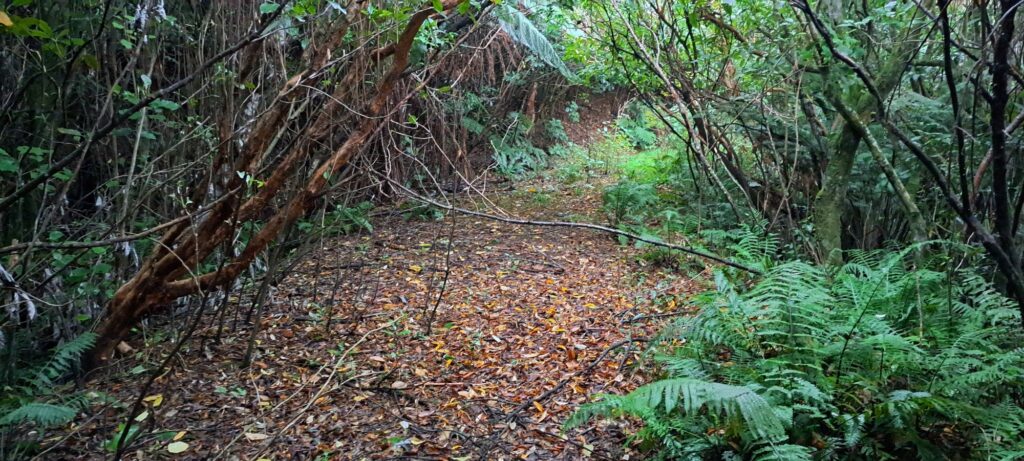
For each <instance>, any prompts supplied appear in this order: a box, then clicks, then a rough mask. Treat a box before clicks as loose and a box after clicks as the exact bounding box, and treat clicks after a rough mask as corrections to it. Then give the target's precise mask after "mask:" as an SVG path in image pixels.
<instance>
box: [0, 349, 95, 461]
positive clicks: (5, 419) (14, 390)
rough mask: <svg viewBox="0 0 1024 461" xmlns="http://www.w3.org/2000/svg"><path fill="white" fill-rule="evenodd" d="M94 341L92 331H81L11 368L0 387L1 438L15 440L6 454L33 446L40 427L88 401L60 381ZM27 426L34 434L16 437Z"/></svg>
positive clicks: (70, 415)
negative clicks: (39, 358) (41, 356)
mask: <svg viewBox="0 0 1024 461" xmlns="http://www.w3.org/2000/svg"><path fill="white" fill-rule="evenodd" d="M95 341H96V335H95V334H94V333H83V334H82V335H79V336H78V337H77V338H75V339H74V340H72V341H68V342H66V343H64V344H61V345H60V346H58V347H57V348H56V349H54V350H53V352H52V353H51V354H50V356H49V359H47V360H46V361H45V362H43V363H40V364H38V365H35V366H31V365H29V366H27V367H25V368H17V367H16V368H14V369H13V373H14V376H13V379H12V380H11V381H10V384H9V385H4V386H3V387H2V389H3V396H2V397H0V440H15V441H18V442H17V443H16V445H15V446H14V447H8V448H7V450H9V453H7V454H11V452H14V453H17V452H18V451H24V452H31V451H34V450H36V449H37V448H38V446H37V443H38V440H41V439H38V437H40V436H42V435H43V433H42V432H41V431H40V430H44V429H50V428H54V427H58V426H62V425H65V424H67V423H69V422H70V421H71V420H72V419H74V417H75V415H76V414H77V413H78V411H79V410H81V409H83V408H84V407H85V406H86V405H87V403H88V402H89V400H90V398H91V397H90V396H89V395H86V394H82V393H79V392H70V391H69V390H68V389H67V386H65V385H64V384H62V383H63V382H64V381H65V380H67V379H68V378H69V377H70V374H71V373H72V372H73V371H74V370H75V369H76V368H77V366H78V361H79V359H80V358H81V356H82V354H84V353H85V351H87V350H88V349H89V348H90V347H92V345H93V343H95ZM29 430H32V431H33V432H34V435H35V437H36V438H33V440H19V439H21V438H22V437H23V436H24V435H25V433H27V432H28V431H29ZM14 458H16V456H15V457H14Z"/></svg>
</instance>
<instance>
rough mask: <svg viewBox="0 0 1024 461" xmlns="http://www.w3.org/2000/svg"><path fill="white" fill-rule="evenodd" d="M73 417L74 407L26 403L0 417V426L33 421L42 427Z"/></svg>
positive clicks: (55, 424)
mask: <svg viewBox="0 0 1024 461" xmlns="http://www.w3.org/2000/svg"><path fill="white" fill-rule="evenodd" d="M74 417H75V409H74V408H71V407H67V406H64V405H51V404H48V403H28V404H25V405H22V406H20V407H18V408H16V409H14V410H13V411H11V412H10V413H7V414H6V415H3V416H2V417H0V426H14V425H18V424H22V423H33V424H36V425H39V426H42V427H54V426H60V425H63V424H67V423H68V422H70V421H71V420H72V419H74Z"/></svg>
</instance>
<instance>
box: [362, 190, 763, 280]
mask: <svg viewBox="0 0 1024 461" xmlns="http://www.w3.org/2000/svg"><path fill="white" fill-rule="evenodd" d="M380 177H381V179H382V180H384V181H387V182H388V183H390V184H391V185H392V186H393V187H395V188H396V189H398V190H401V191H402V192H403V193H405V194H406V195H407V196H408V197H409V198H411V199H413V200H416V201H420V202H423V203H427V204H430V205H433V206H436V207H438V208H441V209H444V210H449V211H454V212H456V213H462V214H465V215H470V216H477V217H480V218H485V219H490V220H493V221H499V222H503V223H508V224H517V225H524V226H540V227H568V228H575V229H590V230H596V231H601V232H605V233H608V234H613V235H620V236H623V237H627V238H631V239H633V240H636V241H639V242H644V243H646V244H649V245H654V246H658V247H663V248H668V249H672V250H677V251H682V252H683V253H688V254H691V255H694V256H698V257H701V258H704V259H709V260H711V261H715V262H717V263H721V264H725V265H726V266H729V267H733V268H736V269H739V270H742V271H744V272H749V273H751V274H755V275H761V273H762V272H761V271H760V270H757V269H754V268H753V267H750V266H747V265H745V264H741V263H738V262H736V261H733V260H730V259H726V258H723V257H721V256H716V255H713V254H711V253H708V252H705V251H701V250H698V249H696V248H691V247H686V246H682V245H676V244H674V243H667V242H662V241H658V240H654V239H652V238H649V237H644V236H642V235H638V234H634V233H632V232H626V231H624V230H619V229H615V228H612V227H607V226H602V225H599V224H591V223H577V222H566V221H533V220H528V219H518V218H510V217H504V216H498V215H493V214H489V213H484V212H480V211H473V210H468V209H465V208H460V207H457V206H455V205H449V204H445V203H441V202H438V201H436V200H433V199H430V198H428V197H424V196H422V195H420V194H417V193H416V192H413V191H412V190H411V189H409V188H407V187H405V186H404V185H402V184H400V183H398V182H396V181H394V180H392V179H390V178H386V177H383V176H380Z"/></svg>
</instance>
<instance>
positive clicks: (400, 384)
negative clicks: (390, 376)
mask: <svg viewBox="0 0 1024 461" xmlns="http://www.w3.org/2000/svg"><path fill="white" fill-rule="evenodd" d="M408 387H409V384H407V383H406V382H405V381H395V382H393V383H391V388H392V389H406V388H408Z"/></svg>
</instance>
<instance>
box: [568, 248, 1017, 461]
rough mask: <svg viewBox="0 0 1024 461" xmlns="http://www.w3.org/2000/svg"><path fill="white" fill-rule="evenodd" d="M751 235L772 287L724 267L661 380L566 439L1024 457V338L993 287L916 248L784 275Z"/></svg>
mask: <svg viewBox="0 0 1024 461" xmlns="http://www.w3.org/2000/svg"><path fill="white" fill-rule="evenodd" d="M741 233H744V234H745V235H747V236H748V237H746V238H737V239H734V240H738V241H740V242H741V243H740V244H738V245H736V247H737V248H746V252H747V254H746V255H736V256H737V257H743V259H746V260H747V261H748V262H749V263H751V264H755V265H758V266H759V267H762V268H763V269H764V271H765V272H764V275H763V276H762V277H759V278H758V279H756V280H754V281H752V283H746V282H745V281H744V279H742V278H740V277H738V276H737V274H732V275H729V274H727V273H726V272H722V271H719V272H718V273H717V274H716V277H715V289H714V290H712V291H710V292H707V293H704V294H701V295H699V296H696V297H695V298H694V299H693V300H692V302H693V304H694V305H695V306H696V308H697V314H696V315H694V316H693V317H689V318H684V319H682V320H680V321H678V322H677V323H675V324H673V325H671V326H670V327H668V328H666V329H665V330H664V331H663V332H662V333H661V334H660V336H659V338H658V341H657V342H656V343H655V345H654V346H653V348H652V352H653V353H654V354H655V356H656V358H657V360H658V362H660V364H661V370H662V373H663V376H662V378H661V379H659V380H657V381H654V382H652V383H650V384H648V385H645V386H643V387H640V388H638V389H636V390H635V391H633V392H632V393H630V394H628V395H606V396H603V397H602V398H601V399H600V400H599V401H597V402H594V403H591V404H588V405H586V406H584V407H582V408H581V409H580V410H579V411H578V412H577V413H576V414H575V415H574V416H572V418H571V419H570V420H568V421H567V423H566V426H567V427H570V428H571V427H575V426H578V425H580V424H582V423H583V422H585V421H587V420H588V419H590V418H593V417H612V418H621V417H632V418H636V419H639V420H640V421H642V423H643V428H642V429H641V430H640V431H639V432H638V433H636V434H635V435H634V436H633V438H632V439H631V442H632V443H636V444H639V445H640V446H642V447H644V448H646V449H649V450H650V451H651V452H652V453H654V454H655V458H656V459H754V460H801V459H807V460H810V459H821V460H831V459H849V460H881V459H924V460H932V459H998V460H1012V459H1021V457H1024V441H1022V439H1021V437H1020V434H1021V433H1024V409H1022V403H1024V348H1021V347H1020V344H1021V340H1022V339H1024V338H1022V335H1021V333H1020V331H1019V314H1018V313H1017V311H1016V309H1015V305H1014V304H1013V303H1012V302H1011V301H1010V300H1008V299H1007V298H1006V297H1004V296H1003V295H1001V294H999V293H998V292H997V291H996V290H995V288H994V287H993V286H992V284H991V283H989V282H988V281H986V280H984V279H983V278H982V277H981V276H980V275H979V274H978V273H977V272H974V271H972V270H965V269H950V267H952V266H953V265H952V264H950V262H949V261H935V264H931V265H928V266H925V267H924V268H916V269H915V268H913V267H912V266H911V264H910V263H909V260H910V259H913V258H912V257H911V258H908V255H911V256H913V254H914V251H915V250H917V249H918V248H917V247H911V248H907V249H905V250H903V251H901V252H898V253H894V252H883V251H871V252H867V251H862V252H855V253H852V254H851V255H850V262H848V263H847V264H845V265H843V266H841V267H838V268H836V269H834V270H833V271H828V270H826V269H823V268H822V267H818V266H814V265H811V264H808V263H805V262H802V261H799V260H791V261H787V262H783V263H780V264H774V263H772V262H771V260H772V258H770V257H768V256H769V255H772V254H774V253H775V248H774V246H775V242H774V241H773V240H772V239H770V238H769V239H764V238H761V239H755V238H753V237H750V236H752V235H753V233H751V232H749V230H748V231H746V232H741ZM743 242H745V243H743Z"/></svg>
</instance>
